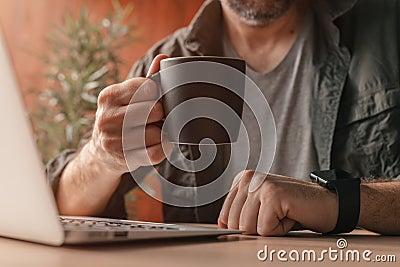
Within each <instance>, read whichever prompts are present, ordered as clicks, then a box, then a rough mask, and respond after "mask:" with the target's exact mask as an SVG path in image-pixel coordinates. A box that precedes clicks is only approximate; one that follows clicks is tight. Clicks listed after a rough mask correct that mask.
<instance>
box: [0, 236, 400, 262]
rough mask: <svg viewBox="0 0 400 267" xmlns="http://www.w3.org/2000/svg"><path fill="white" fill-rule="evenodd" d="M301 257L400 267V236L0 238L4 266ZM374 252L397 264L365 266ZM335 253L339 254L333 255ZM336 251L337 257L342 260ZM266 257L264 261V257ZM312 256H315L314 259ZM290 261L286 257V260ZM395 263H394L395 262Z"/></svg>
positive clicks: (0, 251)
mask: <svg viewBox="0 0 400 267" xmlns="http://www.w3.org/2000/svg"><path fill="white" fill-rule="evenodd" d="M339 238H344V239H345V240H346V241H347V247H346V248H343V249H341V250H340V249H338V247H337V245H338V244H337V240H338V239H339ZM265 246H267V247H268V254H269V253H270V252H271V250H275V251H279V250H285V251H286V252H287V254H286V258H287V259H288V261H289V262H290V263H288V262H282V261H280V260H278V258H277V255H276V253H275V254H273V259H272V262H271V260H270V258H268V259H267V260H266V261H265V262H263V261H260V260H259V259H258V257H257V253H258V251H259V250H262V249H264V248H265ZM329 247H331V249H333V250H337V251H343V252H344V253H343V255H344V256H343V262H341V261H340V258H338V260H336V261H333V260H330V259H329V256H328V255H327V253H326V254H325V260H324V261H319V262H318V258H319V257H320V256H321V252H322V251H323V250H329ZM292 250H297V251H298V253H299V262H298V263H297V264H298V265H299V266H300V265H301V266H304V265H305V262H304V261H302V260H301V257H302V254H303V253H304V257H305V259H306V263H307V266H308V265H314V266H322V265H323V266H342V265H344V264H345V266H348V265H358V266H398V264H399V262H400V237H393V236H379V235H375V234H373V233H371V232H367V231H363V230H355V231H353V232H352V233H351V234H346V235H342V236H322V235H319V234H315V233H312V232H308V231H301V232H292V233H289V235H288V236H285V237H259V236H245V235H230V236H225V237H218V238H196V239H184V240H182V239H181V240H164V241H146V242H143V241H142V242H130V243H121V244H103V245H85V246H63V247H50V246H45V245H40V244H33V243H28V242H23V241H17V240H12V239H6V238H0V266H4V267H5V266H7V267H12V266H30V267H36V266H40V267H47V266H52V267H57V266H130V267H131V266H163V267H169V266H173V267H179V266H185V267H188V266H202V267H210V266H277V265H278V266H287V265H288V264H289V265H292V263H291V262H292V261H293V260H290V259H289V253H292V254H291V256H292V259H295V258H296V253H295V252H291V251H292ZM305 250H314V251H315V252H316V257H317V261H316V262H311V263H310V262H308V261H307V259H308V253H307V252H304V251H305ZM349 250H359V253H360V257H361V259H360V262H353V261H352V258H351V257H352V256H351V253H350V252H351V251H350V252H348V253H347V254H348V255H349V256H348V258H349V259H350V263H349V262H345V259H346V256H345V255H346V251H349ZM365 250H371V251H372V254H370V255H367V256H368V257H367V258H369V259H371V260H372V261H373V260H375V257H376V256H377V255H378V256H382V257H381V258H380V259H383V258H384V256H387V257H386V258H387V259H389V258H390V256H389V255H394V256H395V257H396V258H395V260H396V262H397V263H394V262H392V263H388V262H386V263H379V264H377V263H376V262H374V263H375V264H371V263H370V264H367V265H366V264H365V261H363V259H362V253H363V252H364V251H365ZM333 253H334V252H333ZM334 255H335V254H332V257H333V258H334ZM339 255H340V254H339V252H337V256H339ZM264 256H265V255H264V253H261V254H260V257H264ZM312 257H313V256H311V258H312ZM284 258H285V256H284V255H283V259H284ZM390 260H392V261H393V258H392V257H391V258H390Z"/></svg>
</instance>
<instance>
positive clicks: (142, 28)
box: [0, 0, 204, 221]
mask: <svg viewBox="0 0 400 267" xmlns="http://www.w3.org/2000/svg"><path fill="white" fill-rule="evenodd" d="M203 2H204V0H119V1H112V0H56V1H54V0H35V1H32V0H0V26H1V29H2V31H3V35H4V38H5V42H6V46H7V48H8V51H9V54H10V58H11V60H12V64H13V68H14V70H15V74H16V77H17V81H18V84H19V87H20V90H21V92H22V94H23V97H24V101H25V104H26V106H27V110H28V111H29V113H30V115H31V119H32V122H33V128H34V131H35V137H36V139H37V142H38V146H39V150H40V152H41V154H42V158H43V162H46V161H48V160H49V159H50V158H52V157H53V156H54V155H56V154H57V153H59V152H60V151H61V150H63V149H66V148H74V147H76V145H77V142H78V141H79V139H80V138H81V137H82V135H83V134H84V133H85V132H87V131H88V130H90V125H91V124H92V120H93V114H94V111H95V109H96V104H95V103H96V97H97V94H98V92H99V91H101V89H102V88H104V87H106V86H107V85H108V84H111V83H115V82H119V81H122V80H123V79H124V78H125V77H126V75H127V74H128V72H129V69H130V68H131V66H132V65H133V64H134V62H135V61H136V60H138V59H139V58H140V57H142V56H143V55H144V54H145V53H146V51H147V50H148V49H149V48H150V47H151V46H152V45H153V44H154V43H156V42H157V41H159V40H161V39H162V38H164V37H166V36H167V35H169V34H171V33H173V32H174V31H175V30H177V29H179V28H181V27H183V26H186V25H188V24H189V23H190V21H191V19H192V18H193V16H194V15H195V13H196V12H197V10H198V9H199V7H200V6H201V5H202V3H203ZM125 200H126V208H127V212H128V216H129V218H130V219H137V220H149V221H162V209H161V204H160V203H158V202H157V201H155V200H154V199H152V198H150V197H148V196H147V195H146V194H144V193H143V192H142V191H141V190H139V189H135V190H133V191H131V192H129V193H128V194H127V195H126V196H125Z"/></svg>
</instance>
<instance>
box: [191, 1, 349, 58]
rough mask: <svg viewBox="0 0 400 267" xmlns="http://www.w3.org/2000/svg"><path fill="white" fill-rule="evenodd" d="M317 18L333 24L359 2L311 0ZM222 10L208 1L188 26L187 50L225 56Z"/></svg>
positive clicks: (218, 5) (218, 4)
mask: <svg viewBox="0 0 400 267" xmlns="http://www.w3.org/2000/svg"><path fill="white" fill-rule="evenodd" d="M311 1H312V8H313V10H314V11H315V14H316V16H317V18H319V19H320V20H323V21H326V22H327V21H330V22H333V21H334V20H336V19H337V18H339V17H340V16H342V15H344V14H345V13H347V12H348V11H349V10H350V9H351V8H352V7H353V6H354V5H355V4H356V3H357V0H335V1H332V0H311ZM222 29H223V21H222V10H221V3H220V1H219V0H207V1H206V2H205V3H204V4H203V5H202V7H201V8H200V9H199V11H198V12H197V14H196V15H195V16H194V18H193V20H192V21H191V23H190V24H189V26H188V33H187V36H186V38H185V45H186V48H187V49H189V50H191V51H192V52H195V53H196V54H199V55H215V56H221V55H222V54H223V48H222Z"/></svg>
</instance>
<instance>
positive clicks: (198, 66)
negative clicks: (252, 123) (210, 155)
mask: <svg viewBox="0 0 400 267" xmlns="http://www.w3.org/2000/svg"><path fill="white" fill-rule="evenodd" d="M245 72H246V64H245V62H244V61H243V60H241V59H237V58H227V57H215V56H189V57H175V58H167V59H163V60H162V61H161V62H160V73H159V74H160V86H161V92H162V98H161V100H162V103H163V107H164V112H165V116H166V119H165V121H164V125H163V130H165V132H166V133H167V136H168V139H169V140H170V141H171V142H173V143H180V144H203V143H205V144H206V143H207V144H208V143H210V142H211V141H210V140H212V142H211V143H214V144H228V143H233V142H236V141H237V138H238V135H239V129H240V124H241V117H242V110H243V102H244V101H243V98H244V89H245ZM205 140H206V141H207V142H204V141H205Z"/></svg>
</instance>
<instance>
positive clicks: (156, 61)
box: [146, 54, 168, 77]
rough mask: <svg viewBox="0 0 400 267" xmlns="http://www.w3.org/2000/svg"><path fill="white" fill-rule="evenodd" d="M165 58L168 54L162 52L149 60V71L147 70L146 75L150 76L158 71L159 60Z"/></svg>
mask: <svg viewBox="0 0 400 267" xmlns="http://www.w3.org/2000/svg"><path fill="white" fill-rule="evenodd" d="M165 58H168V56H167V55H164V54H159V55H157V56H156V57H155V58H154V59H153V61H152V62H151V65H150V68H149V71H148V72H147V75H146V77H150V76H151V75H153V74H155V73H157V72H159V71H160V61H161V60H163V59H165Z"/></svg>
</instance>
